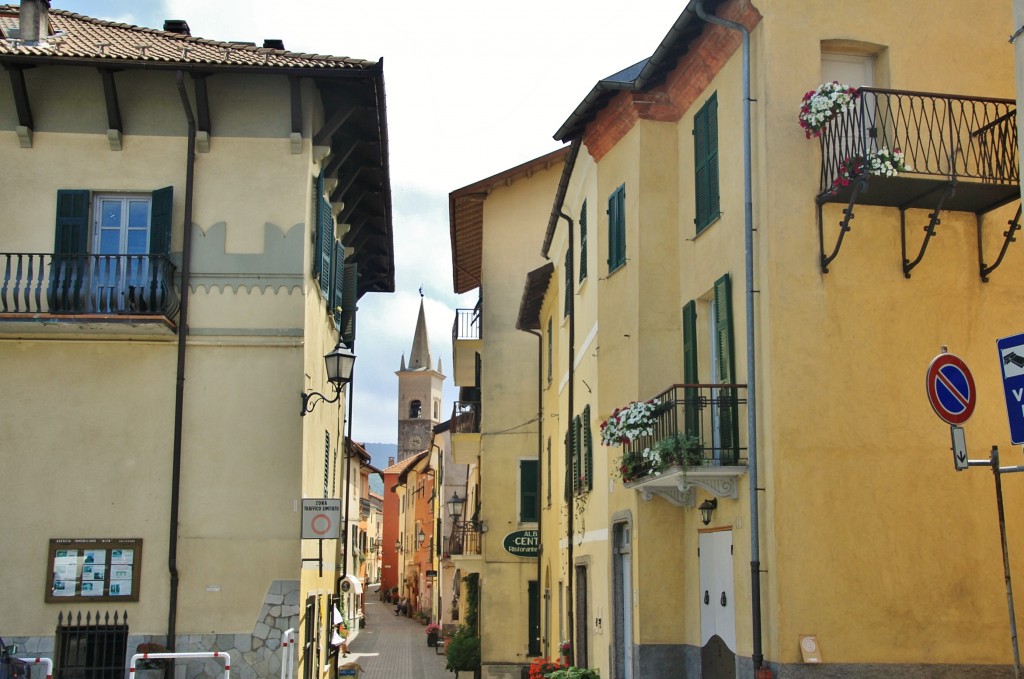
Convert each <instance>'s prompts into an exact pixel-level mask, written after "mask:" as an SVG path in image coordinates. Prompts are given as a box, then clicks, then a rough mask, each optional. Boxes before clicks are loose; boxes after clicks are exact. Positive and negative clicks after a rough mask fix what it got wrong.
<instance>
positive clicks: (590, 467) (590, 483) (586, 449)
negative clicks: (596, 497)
mask: <svg viewBox="0 0 1024 679" xmlns="http://www.w3.org/2000/svg"><path fill="white" fill-rule="evenodd" d="M583 489H584V490H593V489H594V439H593V436H592V435H591V433H590V404H589V403H588V404H587V405H586V406H585V407H584V408H583Z"/></svg>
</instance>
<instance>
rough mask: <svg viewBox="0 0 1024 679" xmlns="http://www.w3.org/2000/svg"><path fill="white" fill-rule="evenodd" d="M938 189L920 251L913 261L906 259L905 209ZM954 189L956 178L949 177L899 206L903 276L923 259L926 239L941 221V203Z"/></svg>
mask: <svg viewBox="0 0 1024 679" xmlns="http://www.w3.org/2000/svg"><path fill="white" fill-rule="evenodd" d="M936 191H939V192H940V193H939V202H938V203H937V204H936V206H935V211H934V212H931V213H929V215H928V224H927V225H925V227H924V241H923V242H922V243H921V251H920V252H918V253H917V257H916V258H915V259H914V261H910V260H909V259H907V210H908V209H909V208H910V207H911V206H912V205H913V203H915V202H916V201H918V200H920V199H921V198H924V197H925V196H927V195H929V194H931V193H935V192H936ZM955 191H956V180H955V179H951V180H950V181H948V182H945V183H943V184H942V185H941V186H939V187H938V188H935V189H932V190H931V191H928V192H926V193H924V194H922V195H920V196H918V197H917V198H914V199H913V200H911V201H908V202H907V203H904V204H903V205H901V206H900V244H901V246H902V249H903V276H904V277H905V278H910V272H911V271H913V270H914V267H915V266H917V265H918V264H920V263H921V260H922V259H924V253H925V250H927V249H928V241H930V240H931V239H932V237H933V236H934V235H935V227H936V226H938V225H939V224H941V223H942V220H940V219H939V213H940V212H942V204H943V203H945V202H946V199H947V198H949V197H950V196H952V195H953V193H954V192H955Z"/></svg>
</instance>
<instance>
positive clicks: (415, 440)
mask: <svg viewBox="0 0 1024 679" xmlns="http://www.w3.org/2000/svg"><path fill="white" fill-rule="evenodd" d="M421 443H423V439H422V438H420V436H419V435H418V434H413V435H412V436H410V437H409V445H410V446H412V447H413V448H416V447H418V446H419V445H420V444H421Z"/></svg>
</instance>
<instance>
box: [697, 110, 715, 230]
mask: <svg viewBox="0 0 1024 679" xmlns="http://www.w3.org/2000/svg"><path fill="white" fill-rule="evenodd" d="M693 157H694V177H695V180H696V186H695V196H694V197H695V202H696V206H697V214H696V220H695V221H696V223H697V232H698V233H699V232H700V231H702V230H703V229H704V227H706V226H707V225H708V224H710V223H711V222H713V221H714V220H715V219H716V218H717V217H718V214H719V198H718V95H717V94H712V95H711V98H710V99H708V101H707V103H705V104H704V106H703V107H701V109H700V111H698V112H697V115H695V116H694V119H693Z"/></svg>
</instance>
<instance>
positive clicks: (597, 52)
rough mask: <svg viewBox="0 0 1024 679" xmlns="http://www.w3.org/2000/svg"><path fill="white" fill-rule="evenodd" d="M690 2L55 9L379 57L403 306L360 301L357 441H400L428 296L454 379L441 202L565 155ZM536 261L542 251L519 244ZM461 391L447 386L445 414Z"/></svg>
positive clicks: (63, 4)
mask: <svg viewBox="0 0 1024 679" xmlns="http://www.w3.org/2000/svg"><path fill="white" fill-rule="evenodd" d="M685 4H686V3H685V1H684V0H674V1H668V0H635V1H634V2H631V3H629V4H628V5H623V4H622V3H621V2H614V3H613V2H609V1H608V0H596V1H595V0H518V1H517V2H512V3H494V2H479V0H434V1H433V2H423V1H422V0H373V1H372V2H344V1H341V0H304V1H301V2H290V3H284V4H283V3H281V2H279V1H275V2H271V1H270V0H217V1H216V2H210V1H209V0H164V1H163V2H146V3H139V2H138V1H137V0H54V2H53V5H54V6H55V7H60V8H63V9H69V10H71V11H75V12H80V13H82V14H87V15H89V16H93V17H98V18H105V19H112V20H118V21H127V22H129V23H135V24H138V25H143V26H149V27H152V28H161V27H162V26H163V20H164V19H167V18H174V19H185V20H186V21H188V23H189V27H190V29H191V30H192V34H193V35H195V36H200V37H204V38H210V39H215V40H240V41H250V42H255V43H257V44H262V41H263V39H264V38H280V39H282V40H283V41H284V44H285V47H286V48H287V49H289V50H292V51H298V52H314V53H320V54H333V55H337V56H350V57H355V58H363V59H370V60H376V59H379V58H381V57H383V59H384V79H385V83H386V88H387V106H388V134H389V142H390V150H391V159H390V161H391V180H392V191H393V201H394V227H395V264H396V286H397V289H398V294H395V295H367V296H365V297H364V298H363V300H362V302H361V304H360V312H359V341H358V343H357V353H358V354H359V358H358V360H357V363H356V371H357V377H356V382H357V386H356V390H357V391H356V400H355V405H354V408H355V416H354V418H353V429H354V436H355V438H356V439H357V440H365V441H371V442H376V441H381V442H393V441H394V440H395V436H396V434H397V425H396V417H397V406H396V405H395V398H396V396H397V378H395V376H394V375H393V373H394V371H395V370H397V369H398V366H399V362H400V360H401V355H402V353H403V352H405V353H408V351H409V348H410V347H411V344H412V332H413V328H414V326H415V322H416V309H417V308H418V307H417V305H418V294H417V293H416V290H417V289H418V288H419V286H420V285H423V286H424V289H425V292H426V295H427V299H428V326H429V333H430V338H431V350H432V352H433V353H434V355H435V360H436V357H437V356H440V357H441V358H442V359H443V361H444V365H445V367H446V370H447V369H448V367H449V365H450V363H451V323H452V320H453V318H454V309H455V308H456V307H457V306H462V307H471V306H473V304H474V303H475V301H476V294H475V293H470V294H467V295H462V296H461V299H460V298H459V297H457V296H456V295H455V294H454V293H453V292H452V279H451V252H450V246H449V239H448V215H447V196H448V193H449V192H450V191H452V190H454V189H457V188H460V187H462V186H466V185H468V184H471V183H473V182H475V181H477V180H479V179H483V178H485V177H489V176H491V175H493V174H496V173H498V172H501V171H503V170H506V169H508V168H510V167H514V166H516V165H519V164H521V163H523V162H526V161H528V160H530V159H532V158H535V157H538V156H541V155H543V154H545V153H548V152H550V151H553V150H555V149H556V148H558V147H559V145H560V144H559V143H557V142H555V141H554V140H553V139H552V138H551V137H552V135H553V134H554V132H555V131H556V130H557V129H558V128H559V126H560V125H561V124H562V123H563V122H564V121H565V120H566V119H567V118H568V117H569V115H570V114H571V113H572V111H573V110H574V109H575V108H576V106H577V105H578V104H579V103H580V101H582V100H583V98H584V97H585V96H586V94H587V93H588V92H589V91H590V89H591V88H592V87H593V86H594V84H595V83H596V82H597V81H598V80H600V79H601V78H604V77H605V76H608V75H611V74H613V73H616V72H618V71H620V70H622V69H623V68H626V67H627V66H630V65H632V64H634V63H636V62H637V61H640V60H641V59H643V58H646V57H648V56H650V55H651V54H653V52H654V50H655V49H656V48H657V46H658V44H659V43H660V42H661V40H662V38H664V36H665V35H666V34H667V33H668V30H669V28H670V27H671V26H672V24H673V22H674V21H675V20H676V18H677V17H678V16H679V14H680V13H681V12H682V10H683V7H684V6H685ZM523 247H526V248H530V249H531V250H533V251H535V250H536V249H537V248H539V247H540V243H527V242H524V243H523ZM454 394H455V390H454V387H453V386H452V385H451V379H449V380H448V388H447V389H446V398H448V399H449V400H448V402H447V403H446V404H445V408H448V407H450V402H451V399H453V398H454Z"/></svg>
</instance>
